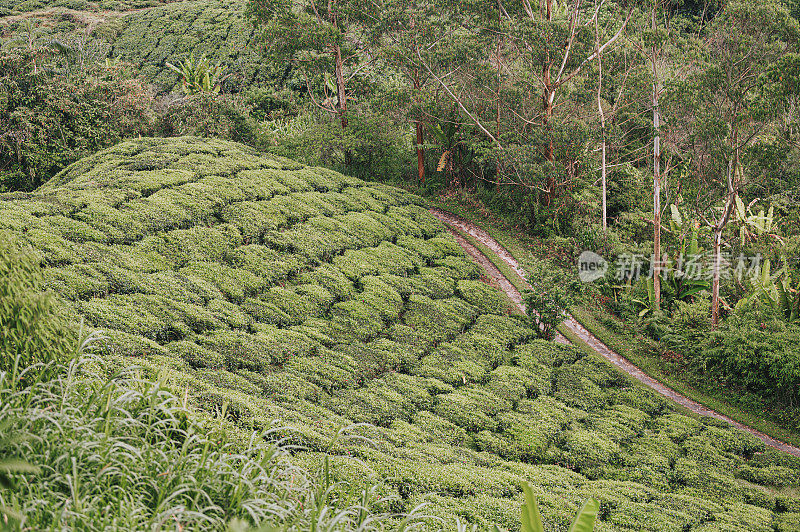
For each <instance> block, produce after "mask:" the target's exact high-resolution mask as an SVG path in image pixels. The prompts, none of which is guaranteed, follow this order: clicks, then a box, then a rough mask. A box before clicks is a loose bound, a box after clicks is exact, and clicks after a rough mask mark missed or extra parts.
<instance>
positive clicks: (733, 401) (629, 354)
mask: <svg viewBox="0 0 800 532" xmlns="http://www.w3.org/2000/svg"><path fill="white" fill-rule="evenodd" d="M431 204H432V205H434V206H438V207H440V208H442V209H445V210H449V211H450V212H453V213H454V214H458V215H459V216H461V217H463V218H465V219H467V220H470V221H472V222H474V223H476V224H478V225H480V226H481V227H482V228H483V229H484V230H485V231H487V232H488V233H489V234H490V235H492V237H493V238H494V239H495V240H497V241H498V242H499V243H500V244H501V245H502V246H503V247H505V248H506V249H507V250H508V251H509V252H510V253H511V254H512V255H513V256H514V257H515V258H516V259H517V261H518V262H519V263H520V265H521V266H522V267H523V268H524V269H526V270H529V269H531V265H532V264H533V262H535V261H537V260H539V259H540V258H549V259H551V260H553V261H554V262H556V263H560V264H562V265H565V266H566V265H567V264H569V266H571V263H570V261H569V260H568V259H569V257H568V255H570V252H569V249H568V246H567V245H566V244H565V245H564V246H563V247H562V248H561V249H558V248H553V247H551V246H548V245H546V244H544V243H543V242H541V241H539V240H538V239H536V238H534V237H530V236H529V235H526V234H525V233H523V232H522V231H520V230H518V229H516V228H514V227H513V226H511V225H510V224H508V223H506V222H505V221H503V220H502V219H500V218H498V217H495V216H493V215H492V214H491V213H488V212H485V211H484V212H482V211H481V210H479V209H475V205H474V204H472V203H470V200H469V199H468V198H467V197H465V196H458V195H452V196H446V197H439V198H435V199H431ZM472 240H473V241H474V239H472ZM481 251H482V252H484V254H486V255H487V257H489V258H490V260H491V261H492V262H493V263H494V264H496V265H498V264H499V263H503V264H504V262H503V261H502V260H501V259H500V258H499V257H497V256H496V255H495V254H494V253H492V252H491V250H490V249H488V248H487V247H486V246H482V248H481ZM573 258H574V257H573ZM498 267H499V265H498ZM501 271H502V272H503V274H504V275H506V277H508V279H509V280H510V281H511V282H512V283H513V284H514V285H515V286H517V288H519V286H520V285H519V283H520V280H519V276H518V275H516V272H514V271H513V270H512V269H511V268H509V267H507V266H506V268H505V269H501ZM572 315H573V317H574V318H575V319H576V320H578V321H579V322H580V323H581V324H582V325H583V326H584V327H586V329H587V330H589V331H590V332H591V333H592V334H594V335H595V336H597V337H598V338H599V339H600V340H601V341H602V342H603V343H605V344H606V345H607V346H609V347H610V348H611V349H613V350H614V351H616V352H617V353H619V354H621V355H622V356H624V357H625V358H627V359H628V360H630V361H631V362H633V363H634V364H635V365H636V366H637V367H639V368H640V369H641V370H642V371H644V372H645V373H647V374H648V375H649V376H651V377H653V378H654V379H656V380H658V381H659V382H661V383H663V384H665V385H667V386H669V387H670V388H672V389H673V390H675V391H677V392H679V393H680V394H682V395H684V396H686V397H688V398H690V399H692V400H694V401H697V402H698V403H701V404H703V405H705V406H706V407H708V408H710V409H712V410H715V411H717V412H719V413H721V414H724V415H726V416H728V417H730V418H731V419H734V420H736V421H738V422H740V423H743V424H745V425H748V426H750V427H752V428H754V429H756V430H758V431H760V432H763V433H764V434H767V435H769V436H772V437H774V438H777V439H779V440H781V441H784V442H787V443H790V444H793V445H800V431H798V430H795V429H792V428H790V427H787V426H785V425H782V424H780V423H779V422H777V421H776V420H774V419H772V418H771V417H770V416H769V414H768V413H767V412H765V410H764V409H763V408H761V407H759V406H749V405H743V404H741V402H740V401H738V396H737V394H736V392H734V391H731V390H726V389H721V388H719V387H715V388H714V389H707V388H700V387H697V386H695V385H693V384H692V383H690V382H689V376H682V375H681V374H680V373H679V372H676V369H675V367H674V364H670V363H669V362H668V361H665V360H664V359H662V358H661V357H660V356H654V355H653V354H652V353H654V352H657V351H658V350H657V349H655V348H653V346H654V345H655V343H656V342H655V341H654V340H651V339H648V338H644V337H642V336H641V335H634V336H631V334H632V333H622V332H619V331H621V329H622V328H623V326H622V324H621V323H619V320H618V319H617V318H614V317H613V316H611V315H610V314H609V313H608V312H607V311H605V310H604V309H602V308H600V307H599V306H590V305H589V304H588V301H587V302H585V303H584V304H583V305H582V306H580V307H578V308H575V309H573V310H572ZM612 322H616V323H617V326H616V327H615V329H616V331H615V330H612V329H610V328H609V327H607V326H605V325H603V323H612ZM559 331H560V332H561V333H562V334H564V335H565V336H567V337H568V338H570V340H571V341H575V342H580V340H579V339H578V338H576V337H574V335H570V334H568V331H566V330H565V328H564V327H563V326H562V327H560V328H559ZM682 411H684V412H686V413H687V414H688V412H687V411H685V410H684V409H682ZM690 415H691V414H690Z"/></svg>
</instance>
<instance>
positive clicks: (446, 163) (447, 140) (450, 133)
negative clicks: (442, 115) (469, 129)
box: [430, 120, 458, 172]
mask: <svg viewBox="0 0 800 532" xmlns="http://www.w3.org/2000/svg"><path fill="white" fill-rule="evenodd" d="M430 130H431V133H433V136H434V137H436V141H437V142H438V143H439V145H440V146H441V147H442V150H443V151H442V156H441V157H440V158H439V163H438V164H437V165H436V171H437V172H442V171H444V170H447V171H452V170H453V151H454V150H455V148H456V144H457V143H456V142H455V137H456V133H458V124H456V123H455V121H454V120H453V121H442V122H438V123H433V124H431V127H430Z"/></svg>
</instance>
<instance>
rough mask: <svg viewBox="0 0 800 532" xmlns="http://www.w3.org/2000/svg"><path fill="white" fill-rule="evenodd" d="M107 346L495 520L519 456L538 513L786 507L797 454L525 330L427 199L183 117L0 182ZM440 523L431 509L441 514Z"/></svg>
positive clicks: (551, 518)
mask: <svg viewBox="0 0 800 532" xmlns="http://www.w3.org/2000/svg"><path fill="white" fill-rule="evenodd" d="M3 231H10V232H13V233H14V234H15V235H17V236H19V237H20V238H21V239H23V240H26V241H27V242H29V243H30V244H31V246H32V247H33V248H34V249H35V250H37V251H38V253H39V254H40V256H41V260H42V262H43V264H44V265H45V266H46V268H45V274H46V276H47V278H48V280H49V283H50V286H52V287H53V288H54V289H55V290H56V291H57V292H59V293H60V294H62V295H63V296H64V297H65V298H66V299H67V300H69V301H70V303H71V306H72V308H73V309H74V312H75V314H76V316H82V317H83V318H84V319H86V320H87V321H88V322H89V323H90V324H91V325H93V326H95V327H101V328H103V329H104V330H105V331H106V332H107V334H108V336H109V338H110V339H109V341H108V342H107V344H106V352H105V356H107V357H109V358H125V359H126V360H127V361H130V359H135V360H136V361H137V362H138V363H140V364H141V365H142V366H144V367H146V368H148V369H149V370H151V371H153V372H158V373H160V374H161V375H162V377H163V378H164V379H166V380H167V381H168V382H169V383H170V384H171V385H172V386H173V387H175V388H176V389H178V390H186V391H187V392H188V395H189V397H190V398H191V400H192V402H194V403H195V404H196V405H197V406H198V407H200V408H204V409H208V410H212V411H213V410H221V409H223V405H227V407H225V411H226V415H228V416H230V417H231V418H232V419H234V420H235V421H237V422H238V423H240V424H241V425H242V426H243V427H246V428H253V429H259V428H263V427H269V426H271V424H272V422H273V420H276V419H278V420H280V421H281V424H283V425H290V426H292V427H294V429H296V431H295V432H292V433H291V438H293V439H294V441H295V442H296V443H298V444H300V445H302V446H304V447H305V448H306V449H307V451H304V452H298V453H297V455H296V460H297V461H298V462H301V463H303V464H305V465H308V466H314V465H315V464H317V463H318V461H319V457H320V451H322V450H324V449H326V448H327V446H328V444H329V442H330V439H331V437H332V436H333V435H334V434H335V433H336V431H337V429H338V428H339V427H341V426H343V425H347V424H349V423H352V422H367V423H371V424H373V425H374V427H370V428H363V429H361V430H360V433H362V434H365V435H367V436H369V437H370V438H371V439H372V440H373V443H372V444H365V443H361V442H358V441H351V442H339V443H338V444H337V445H336V446H335V447H334V450H335V451H337V452H339V453H340V454H341V456H340V457H338V458H337V459H335V460H334V461H333V468H334V472H335V474H336V475H340V476H343V477H348V478H351V479H355V480H358V479H365V480H367V479H385V480H386V486H385V488H384V489H385V493H387V494H388V493H397V494H399V495H400V497H401V501H402V502H401V503H398V504H396V505H395V506H396V507H398V509H399V507H400V506H403V507H405V508H406V509H411V508H413V507H414V506H416V505H417V504H419V503H422V502H428V503H430V504H431V505H430V506H429V507H428V508H427V509H426V512H427V513H430V514H435V515H439V516H441V517H442V518H445V519H447V520H446V521H443V523H444V525H443V526H444V527H445V528H453V526H454V517H456V516H458V517H459V518H460V519H461V521H462V522H463V521H465V520H466V521H468V522H473V523H478V524H480V525H481V526H486V525H488V523H497V524H499V525H501V526H504V527H506V528H508V529H516V528H517V527H518V526H519V525H518V505H519V500H520V497H519V490H518V488H517V484H518V482H519V481H520V480H522V479H526V480H529V481H530V482H532V483H533V484H534V486H535V487H536V490H537V492H538V493H539V495H540V500H541V504H542V513H543V516H544V518H545V520H546V521H547V522H548V523H549V526H550V527H557V526H558V527H563V526H564V525H565V524H566V522H567V519H568V516H569V515H571V514H572V513H573V512H574V511H575V509H576V508H577V507H578V505H579V503H580V502H581V501H582V500H583V499H584V498H585V497H587V496H589V495H593V496H596V497H598V498H599V499H600V500H601V501H602V508H601V518H602V523H601V524H600V525H599V526H598V528H597V529H598V530H626V529H632V530H681V529H683V530H764V531H767V530H775V529H778V530H796V528H792V527H793V526H796V523H798V522H800V498H798V497H797V496H796V487H797V483H798V478H800V460H797V459H795V458H793V457H790V456H788V455H783V454H780V453H777V452H774V451H764V447H763V444H762V443H761V442H760V441H758V440H755V439H754V438H752V437H750V436H749V435H747V434H744V433H741V432H739V431H736V430H733V429H731V428H729V427H725V426H719V424H717V423H715V422H713V421H699V420H696V419H692V418H689V417H686V416H683V415H681V414H678V413H676V412H674V411H671V410H670V408H669V406H668V405H667V404H666V403H665V402H664V401H663V400H661V399H660V398H658V397H656V396H654V395H653V394H652V393H650V392H648V391H646V390H643V389H641V388H639V387H637V386H636V385H635V384H634V383H632V382H631V381H630V380H628V379H627V378H626V377H624V376H622V375H620V374H618V373H616V372H615V371H614V370H612V369H610V368H609V367H608V366H606V365H605V364H604V363H603V362H602V361H600V360H597V359H594V358H591V357H587V356H585V355H583V354H582V353H580V352H578V351H576V350H575V349H573V348H571V347H565V346H559V345H555V344H550V343H546V342H542V341H539V340H534V339H533V337H532V334H531V333H532V331H531V330H530V328H528V327H527V326H526V325H525V323H524V322H522V321H521V320H519V319H518V318H516V317H514V316H511V315H509V308H508V305H507V302H506V300H504V299H503V298H502V297H501V296H500V294H499V293H498V292H497V291H495V290H494V289H493V288H491V287H489V286H488V285H486V284H485V283H483V282H482V281H481V280H480V270H479V269H478V267H477V266H476V265H474V264H473V263H472V262H470V261H469V260H468V259H467V258H466V257H465V255H464V254H463V252H462V250H461V248H460V247H459V246H458V245H457V244H456V243H455V242H454V240H453V239H452V237H451V236H450V235H449V234H448V233H446V232H445V231H444V227H443V226H442V225H441V224H440V223H439V222H438V221H437V220H436V219H435V218H433V217H432V216H431V215H430V214H429V213H428V212H427V210H426V209H425V208H424V207H423V205H422V200H420V199H419V198H417V197H415V196H413V195H410V194H408V193H405V192H403V191H401V190H398V189H393V188H391V187H386V186H383V185H376V184H372V183H364V182H362V181H359V180H356V179H353V178H348V177H345V176H342V175H340V174H337V173H335V172H331V171H328V170H324V169H318V168H307V167H303V166H301V165H299V164H296V163H293V162H291V161H288V160H281V159H277V158H270V157H264V156H261V155H259V154H258V153H256V152H254V151H253V150H251V149H250V148H247V147H244V146H242V145H238V144H233V143H229V142H223V141H216V140H203V139H197V138H179V139H142V140H137V141H130V142H125V143H123V144H120V145H118V146H116V147H114V148H111V149H109V150H105V151H103V152H100V153H98V154H96V155H94V156H91V157H88V158H86V159H83V160H81V161H79V162H77V163H75V164H74V165H72V166H70V167H68V168H67V169H66V170H64V171H63V172H62V173H61V174H59V175H58V176H57V177H56V178H54V179H53V180H52V181H51V182H49V183H48V184H46V185H45V186H43V187H42V188H40V189H39V190H37V191H36V192H34V193H31V194H7V195H0V238H2V237H3V236H2V232H3ZM432 525H434V526H436V523H435V522H434V523H432Z"/></svg>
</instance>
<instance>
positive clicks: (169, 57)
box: [96, 0, 281, 91]
mask: <svg viewBox="0 0 800 532" xmlns="http://www.w3.org/2000/svg"><path fill="white" fill-rule="evenodd" d="M244 8H245V3H244V2H243V1H241V0H200V1H193V2H176V3H170V4H165V5H162V6H158V7H154V8H153V9H146V10H142V11H139V12H134V13H129V14H126V15H125V16H123V17H120V18H118V19H111V20H109V21H108V22H107V23H106V24H104V25H100V26H99V28H98V30H97V32H96V33H98V35H100V36H103V37H105V38H106V39H107V40H109V42H111V44H112V48H111V55H112V56H114V57H119V58H120V59H122V60H124V61H127V62H130V63H131V64H133V65H134V67H136V69H137V70H138V71H139V72H141V74H142V75H143V76H144V77H145V78H147V79H148V80H149V81H150V82H151V83H153V84H154V85H155V86H156V87H157V88H158V89H159V90H162V91H164V90H169V89H172V88H173V87H174V86H175V85H176V84H177V83H178V81H179V79H178V78H179V76H178V75H177V74H176V73H175V72H173V71H171V70H170V69H169V68H167V67H166V65H165V63H167V62H171V63H174V64H177V63H178V62H180V61H182V60H184V59H186V58H187V57H188V56H189V55H190V54H191V53H192V52H194V53H195V54H196V55H197V56H199V55H201V54H208V56H209V57H211V58H212V59H213V60H214V61H219V62H221V63H222V64H223V65H224V66H225V74H226V75H228V76H230V78H229V79H230V83H232V85H233V86H235V87H248V86H250V85H252V84H255V83H260V82H272V81H274V80H275V79H277V78H278V76H279V75H280V68H281V65H275V64H273V63H272V62H270V61H265V60H264V58H263V55H262V52H261V48H262V47H261V46H259V45H258V44H257V43H256V39H255V37H256V34H255V29H254V28H253V25H252V24H251V23H250V21H248V20H247V19H246V18H245V15H244Z"/></svg>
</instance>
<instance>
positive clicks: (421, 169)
mask: <svg viewBox="0 0 800 532" xmlns="http://www.w3.org/2000/svg"><path fill="white" fill-rule="evenodd" d="M412 22H413V21H412ZM412 27H413V24H412ZM421 87H422V85H421V84H420V81H419V71H418V70H417V69H416V68H414V92H415V94H416V97H417V98H419V90H420V89H421ZM414 126H415V127H416V130H417V175H418V176H419V180H420V182H421V183H424V182H425V149H424V148H423V147H422V144H423V142H424V138H423V131H422V120H415V121H414Z"/></svg>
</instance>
